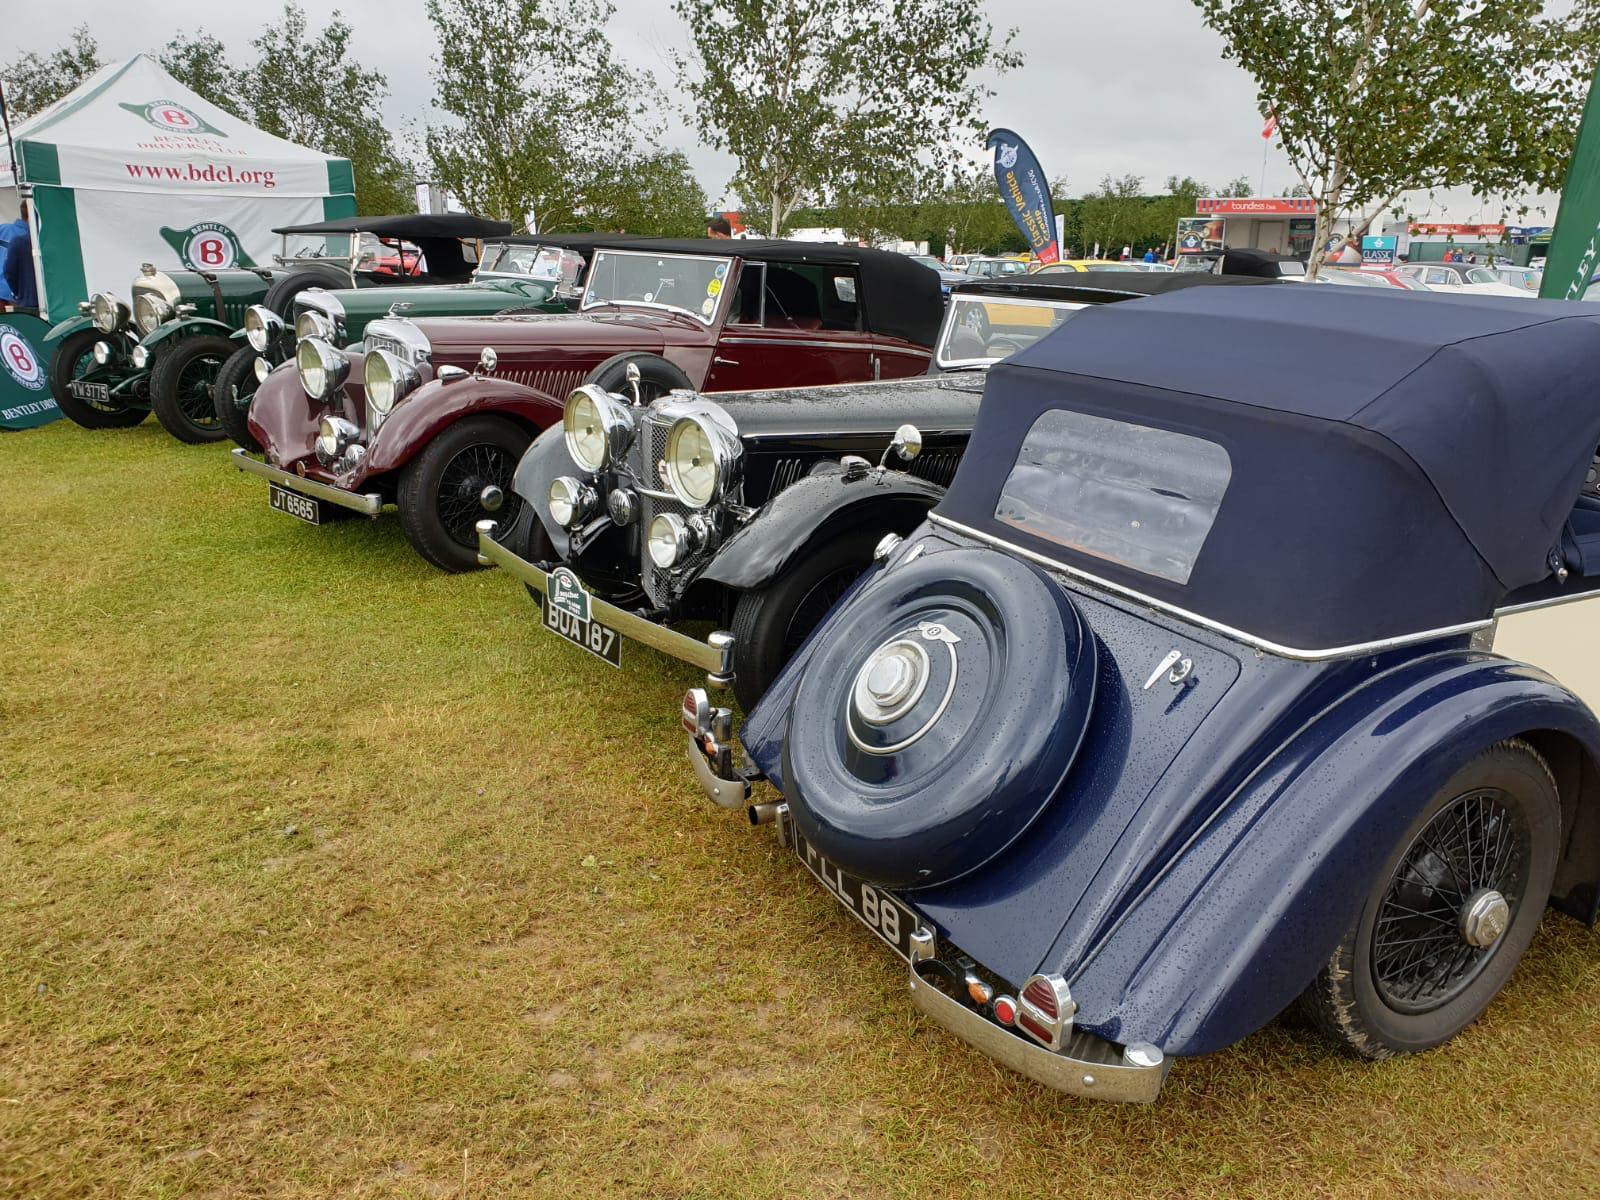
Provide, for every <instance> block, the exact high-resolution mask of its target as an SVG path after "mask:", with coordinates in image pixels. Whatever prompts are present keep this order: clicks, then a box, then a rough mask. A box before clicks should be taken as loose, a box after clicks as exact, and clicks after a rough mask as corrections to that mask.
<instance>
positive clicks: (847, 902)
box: [788, 820, 923, 962]
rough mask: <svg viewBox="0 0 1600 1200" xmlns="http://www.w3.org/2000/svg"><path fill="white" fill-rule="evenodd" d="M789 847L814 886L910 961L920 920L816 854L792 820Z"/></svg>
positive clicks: (876, 889) (894, 900) (882, 892)
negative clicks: (820, 887)
mask: <svg viewBox="0 0 1600 1200" xmlns="http://www.w3.org/2000/svg"><path fill="white" fill-rule="evenodd" d="M788 826H789V840H790V846H791V847H792V848H793V850H794V852H795V853H796V854H797V855H799V856H800V861H801V862H803V863H805V865H806V870H808V871H810V872H811V874H812V875H813V876H815V877H816V880H817V882H818V883H820V884H821V885H822V886H823V887H825V888H827V889H828V891H829V892H831V893H833V898H834V899H835V900H837V901H838V902H839V903H840V904H842V905H844V906H845V907H846V908H848V909H849V910H850V911H851V912H852V913H854V914H855V917H856V920H858V921H860V922H861V923H862V924H863V925H865V926H866V927H867V928H868V929H870V930H872V932H873V933H875V934H877V935H878V937H880V938H881V939H882V940H883V941H885V942H887V943H888V944H889V948H890V949H891V950H893V951H894V952H895V953H896V954H898V955H899V956H900V957H901V958H903V959H905V960H906V961H907V962H909V961H911V935H912V934H914V933H916V932H917V930H919V929H921V928H923V923H922V919H921V918H920V917H918V916H917V914H916V913H914V912H912V911H911V910H910V909H909V908H907V907H906V906H905V905H904V904H901V903H900V901H898V900H896V899H895V898H894V897H893V896H891V895H890V894H889V893H888V892H885V891H882V890H881V889H879V888H875V887H873V886H872V885H871V884H870V883H864V882H863V881H862V880H859V879H857V878H856V877H855V876H854V875H847V874H845V873H844V872H843V871H841V870H840V869H839V868H838V867H836V866H834V865H833V864H832V863H831V862H829V861H828V860H827V859H826V858H824V857H823V856H822V855H821V854H819V853H818V852H817V849H816V847H815V846H813V845H812V844H811V843H810V842H808V841H806V838H805V835H804V834H803V833H801V832H800V827H799V826H798V825H796V824H795V823H794V821H793V820H790V821H789V822H788Z"/></svg>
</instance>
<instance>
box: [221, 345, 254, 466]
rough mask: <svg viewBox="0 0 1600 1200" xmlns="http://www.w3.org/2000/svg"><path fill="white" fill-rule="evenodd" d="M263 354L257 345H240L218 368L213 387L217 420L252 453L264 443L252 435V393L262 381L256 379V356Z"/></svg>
mask: <svg viewBox="0 0 1600 1200" xmlns="http://www.w3.org/2000/svg"><path fill="white" fill-rule="evenodd" d="M260 357H261V355H260V354H259V353H257V351H256V349H255V347H254V346H240V347H239V348H238V349H237V350H235V351H234V352H233V356H232V357H231V358H229V359H228V361H227V362H225V363H223V364H222V369H221V370H220V371H218V372H217V382H216V383H215V384H214V385H213V386H212V389H211V405H212V407H213V408H215V409H216V413H217V424H219V425H221V426H222V429H223V432H225V433H226V434H227V435H228V436H229V437H230V438H232V439H233V440H234V442H235V443H236V444H238V445H240V446H243V447H244V448H245V449H246V450H248V451H250V453H252V454H260V453H261V443H260V442H258V441H256V439H255V438H254V437H253V436H251V433H250V423H249V421H248V420H247V418H248V417H249V415H250V397H252V396H254V395H255V394H256V388H258V387H260V386H261V385H260V384H259V383H258V382H257V381H256V359H258V358H260Z"/></svg>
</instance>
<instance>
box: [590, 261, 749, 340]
mask: <svg viewBox="0 0 1600 1200" xmlns="http://www.w3.org/2000/svg"><path fill="white" fill-rule="evenodd" d="M732 265H733V260H732V259H728V258H701V257H697V256H694V255H687V254H643V253H639V252H637V251H631V250H630V251H622V250H598V251H596V252H595V256H594V262H593V263H592V264H590V267H589V287H588V290H587V291H586V292H584V296H583V304H582V305H581V307H582V308H583V309H584V310H585V311H587V310H589V309H594V308H608V307H617V306H621V307H630V308H631V307H639V308H664V309H669V310H671V311H673V312H681V313H685V314H687V315H689V316H691V317H693V318H694V319H695V320H697V321H701V322H703V323H705V324H707V325H709V324H710V323H711V319H712V317H713V316H715V315H716V311H717V305H718V303H719V302H720V300H721V297H722V288H723V285H724V284H725V283H726V282H727V280H728V271H729V268H730V267H731V266H732Z"/></svg>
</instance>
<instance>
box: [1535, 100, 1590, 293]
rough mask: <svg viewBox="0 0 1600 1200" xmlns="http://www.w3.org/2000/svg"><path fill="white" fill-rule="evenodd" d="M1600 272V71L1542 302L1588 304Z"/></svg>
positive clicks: (1585, 118) (1569, 180) (1547, 267)
mask: <svg viewBox="0 0 1600 1200" xmlns="http://www.w3.org/2000/svg"><path fill="white" fill-rule="evenodd" d="M1597 272H1600V71H1597V72H1596V74H1595V79H1594V82H1593V83H1592V84H1590V86H1589V102H1588V103H1587V104H1586V105H1585V106H1584V110H1583V125H1582V126H1581V127H1580V128H1579V130H1578V144H1577V146H1576V147H1575V148H1574V149H1573V152H1572V165H1571V166H1570V167H1569V168H1567V186H1566V188H1565V189H1564V190H1563V191H1562V193H1561V211H1560V213H1559V214H1558V215H1557V217H1556V229H1555V232H1554V233H1553V234H1551V236H1550V257H1549V258H1548V259H1546V260H1545V266H1544V283H1543V284H1542V285H1541V286H1540V288H1539V298H1540V299H1541V300H1582V299H1583V297H1584V293H1585V292H1587V291H1588V290H1589V284H1590V281H1592V280H1593V279H1594V277H1595V275H1596V273H1597Z"/></svg>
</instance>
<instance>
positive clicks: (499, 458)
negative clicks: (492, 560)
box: [437, 443, 522, 547]
mask: <svg viewBox="0 0 1600 1200" xmlns="http://www.w3.org/2000/svg"><path fill="white" fill-rule="evenodd" d="M516 469H517V458H516V456H515V455H512V454H509V453H507V452H506V451H505V450H504V449H503V448H501V447H499V446H491V445H486V444H484V443H475V444H473V445H470V446H466V447H464V448H463V449H462V450H461V451H459V452H458V453H457V454H456V455H455V456H454V457H452V458H451V459H450V461H449V462H448V463H446V464H445V468H444V471H443V472H442V473H441V474H440V476H439V496H438V501H437V512H438V515H439V523H440V524H441V525H443V526H444V528H445V529H446V531H448V533H449V534H450V536H451V537H452V538H454V539H455V540H456V541H457V542H460V543H461V544H462V545H463V546H470V547H476V546H477V544H478V534H477V524H478V522H479V521H481V520H483V519H484V518H485V517H488V516H493V517H494V519H495V520H497V521H499V522H500V523H501V525H502V527H505V528H509V527H510V526H511V525H512V524H513V523H514V522H515V521H516V519H517V513H518V510H519V509H520V508H521V505H522V498H521V497H520V496H518V495H517V493H516V492H515V491H513V490H512V487H511V481H512V476H513V475H514V474H515V472H516ZM489 487H494V488H498V489H499V490H500V494H501V496H502V498H503V499H502V503H501V505H500V507H499V508H498V509H497V510H495V511H494V512H492V513H491V512H490V510H488V509H486V508H485V507H484V503H483V493H484V489H485V488H489Z"/></svg>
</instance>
